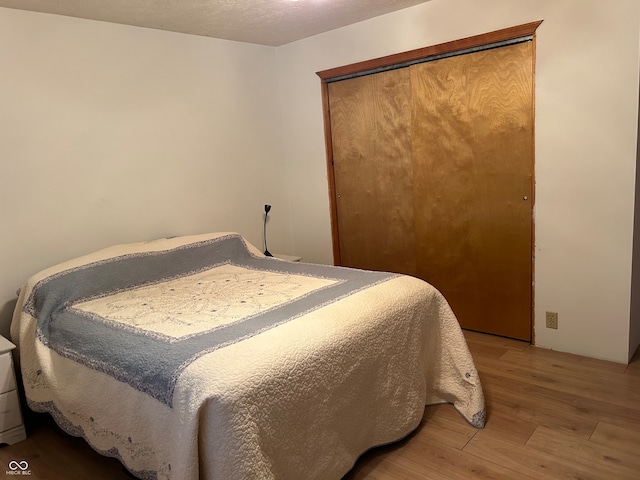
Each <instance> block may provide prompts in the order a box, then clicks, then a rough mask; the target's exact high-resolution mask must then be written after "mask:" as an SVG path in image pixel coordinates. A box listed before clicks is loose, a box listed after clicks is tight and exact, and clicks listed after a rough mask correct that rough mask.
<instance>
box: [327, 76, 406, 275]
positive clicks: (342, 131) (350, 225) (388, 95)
mask: <svg viewBox="0 0 640 480" xmlns="http://www.w3.org/2000/svg"><path fill="white" fill-rule="evenodd" d="M329 109H330V112H331V132H332V134H331V136H332V149H333V174H334V178H335V204H336V210H337V220H338V235H339V242H340V259H341V264H342V265H344V266H349V267H355V268H364V269H372V270H385V271H393V272H400V273H408V274H414V273H415V265H416V258H415V233H414V215H413V208H414V207H413V205H414V198H413V190H414V179H413V165H412V161H411V75H410V72H409V70H408V69H400V70H394V71H389V72H384V73H379V74H376V75H367V76H364V77H359V78H353V79H350V80H344V81H341V82H336V83H332V84H330V85H329Z"/></svg>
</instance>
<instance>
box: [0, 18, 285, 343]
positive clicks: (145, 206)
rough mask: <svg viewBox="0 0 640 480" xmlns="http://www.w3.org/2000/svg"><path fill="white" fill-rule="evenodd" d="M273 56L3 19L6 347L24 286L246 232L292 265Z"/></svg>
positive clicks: (81, 24)
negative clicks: (180, 242)
mask: <svg viewBox="0 0 640 480" xmlns="http://www.w3.org/2000/svg"><path fill="white" fill-rule="evenodd" d="M275 55H276V50H275V49H274V48H272V47H261V46H257V45H250V44H243V43H234V42H228V41H223V40H214V39H210V38H204V37H196V36H189V35H181V34H173V33H168V32H161V31H155V30H150V29H144V28H135V27H128V26H122V25H115V24H109V23H102V22H94V21H88V20H79V19H75V18H69V17H63V16H56V15H46V14H37V13H31V12H24V11H19V10H11V9H5V8H0V72H1V73H0V182H1V188H0V217H1V218H2V219H3V224H4V228H3V233H2V236H1V238H0V333H4V334H6V333H7V332H8V326H9V322H10V317H11V312H12V309H13V306H14V300H15V291H16V288H17V287H19V286H20V285H21V284H22V283H23V282H24V281H25V280H26V278H27V277H28V276H30V275H31V274H33V273H35V272H37V271H39V270H40V269H42V268H45V267H47V266H49V265H52V264H54V263H57V262H59V261H62V260H66V259H68V258H72V257H75V256H78V255H80V254H84V253H87V252H90V251H93V250H96V249H99V248H103V247H105V246H108V245H112V244H116V243H125V242H133V241H140V240H148V239H152V238H159V237H163V236H170V235H182V234H190V233H201V232H206V231H230V230H231V231H238V232H240V233H242V234H244V235H245V236H246V237H247V238H248V239H249V240H250V241H251V242H253V243H255V244H256V245H257V246H258V247H261V246H262V212H263V208H264V207H263V206H264V204H265V203H271V204H273V210H272V213H271V219H270V222H269V248H270V250H271V251H272V252H274V251H275V252H278V251H281V252H283V253H287V252H289V251H291V232H290V230H289V227H290V222H289V217H290V214H289V210H288V204H287V198H286V194H285V193H286V192H285V191H284V189H283V188H282V182H283V180H282V176H281V172H282V169H283V165H282V151H281V135H280V129H279V123H280V121H279V117H278V115H279V105H278V103H277V98H276V97H277V96H276V95H274V91H275V90H276V80H277V76H276V73H277V72H276V70H275Z"/></svg>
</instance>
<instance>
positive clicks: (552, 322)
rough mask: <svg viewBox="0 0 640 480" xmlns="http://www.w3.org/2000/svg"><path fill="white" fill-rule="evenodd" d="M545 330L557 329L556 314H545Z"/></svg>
mask: <svg viewBox="0 0 640 480" xmlns="http://www.w3.org/2000/svg"><path fill="white" fill-rule="evenodd" d="M547 328H555V329H556V330H557V329H558V312H547Z"/></svg>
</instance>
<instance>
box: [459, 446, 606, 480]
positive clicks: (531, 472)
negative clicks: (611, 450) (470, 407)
mask: <svg viewBox="0 0 640 480" xmlns="http://www.w3.org/2000/svg"><path fill="white" fill-rule="evenodd" d="M463 451H464V452H465V453H467V454H469V455H471V456H475V457H476V458H478V459H491V460H492V461H493V462H495V463H497V464H500V465H503V466H504V467H506V468H509V469H511V470H513V471H514V472H518V475H517V476H514V477H513V478H521V476H527V477H531V478H537V479H539V480H550V479H553V480H559V479H573V480H601V479H600V478H598V477H593V476H590V475H588V472H586V473H585V474H584V475H583V474H582V473H583V472H581V474H580V475H577V472H578V469H579V467H580V466H579V465H576V464H574V463H572V462H567V461H565V460H564V459H558V458H557V457H556V456H555V455H554V454H551V453H547V452H542V451H539V450H534V449H532V448H529V447H527V446H525V445H519V444H516V443H512V442H508V441H505V440H500V439H498V438H482V437H480V436H478V438H473V439H472V440H471V441H470V442H469V443H468V444H467V446H466V447H464V450H463Z"/></svg>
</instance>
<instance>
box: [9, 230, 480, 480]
mask: <svg viewBox="0 0 640 480" xmlns="http://www.w3.org/2000/svg"><path fill="white" fill-rule="evenodd" d="M11 334H12V337H13V340H14V342H15V343H16V344H17V345H18V353H19V362H20V368H21V372H22V377H23V382H24V387H25V393H26V397H27V402H28V404H29V406H30V408H32V409H33V410H35V411H39V412H49V413H50V414H51V415H52V416H53V417H54V418H55V419H56V421H57V422H58V424H59V425H60V426H61V427H62V428H63V429H64V430H66V431H67V432H69V433H70V434H72V435H77V436H82V437H84V438H85V439H86V440H87V441H88V442H89V444H90V445H91V446H92V447H93V448H94V449H95V450H97V451H98V452H100V453H103V454H105V455H109V456H114V457H116V458H118V459H120V460H121V461H122V463H123V464H124V465H125V466H126V467H127V468H128V469H129V471H130V472H131V473H132V474H134V475H135V476H137V477H139V478H143V479H198V478H205V479H218V478H219V479H225V480H227V479H236V478H237V479H246V478H257V479H258V478H259V479H263V478H264V479H270V478H272V479H276V478H278V479H288V478H291V479H299V478H305V479H312V478H318V479H320V478H322V479H324V478H327V479H330V478H334V479H337V478H340V477H341V476H342V475H344V474H345V473H346V472H347V471H348V470H349V469H350V468H351V466H352V465H353V463H354V462H355V460H356V459H357V457H358V456H359V455H360V454H361V453H362V452H364V451H365V450H367V449H368V448H370V447H372V446H376V445H380V444H384V443H389V442H392V441H395V440H397V439H399V438H402V437H404V436H405V435H407V434H408V433H409V432H410V431H411V430H413V429H414V428H415V427H416V426H417V425H418V424H419V422H420V419H421V417H422V412H423V409H424V406H425V405H428V404H435V403H443V402H448V403H452V404H453V405H454V406H455V407H456V408H457V409H458V411H459V412H460V413H461V414H462V416H463V417H464V418H465V419H466V420H467V421H468V422H470V423H471V424H472V425H474V426H476V427H478V428H482V427H483V426H484V418H485V413H484V412H485V410H484V398H483V394H482V387H481V384H480V380H479V378H478V375H477V371H476V369H475V366H474V364H473V360H472V358H471V356H470V354H469V351H468V349H467V346H466V343H465V340H464V337H463V335H462V332H461V330H460V327H459V325H458V323H457V321H456V319H455V316H454V315H453V313H452V311H451V309H450V308H449V306H448V304H447V302H446V300H445V299H444V298H443V297H442V295H441V294H440V293H439V292H438V291H437V290H435V289H434V288H433V287H432V286H430V285H429V284H427V283H425V282H423V281H421V280H418V279H415V278H412V277H408V276H403V275H396V274H390V273H384V272H369V271H362V270H355V269H349V268H340V267H330V266H324V265H311V264H303V263H292V262H285V261H280V260H277V259H274V258H268V257H264V256H263V255H262V254H261V253H260V252H259V251H258V250H257V249H256V248H255V247H253V246H252V245H250V244H249V243H248V242H246V241H245V240H244V239H243V238H242V237H241V236H240V235H237V234H227V233H224V234H211V235H199V236H189V237H178V238H172V239H162V240H157V241H153V242H145V243H137V244H130V245H121V246H117V247H112V248H109V249H105V250H102V251H100V252H96V253H94V254H90V255H87V256H84V257H81V258H78V259H74V260H71V261H69V262H66V263H64V264H61V265H57V266H55V267H52V268H50V269H47V270H45V271H43V272H40V273H39V274H36V275H34V276H33V277H32V278H30V279H29V280H28V281H27V283H26V284H25V285H24V286H23V288H22V289H21V292H20V297H19V299H18V305H17V306H16V310H15V313H14V319H13V322H12V326H11Z"/></svg>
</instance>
